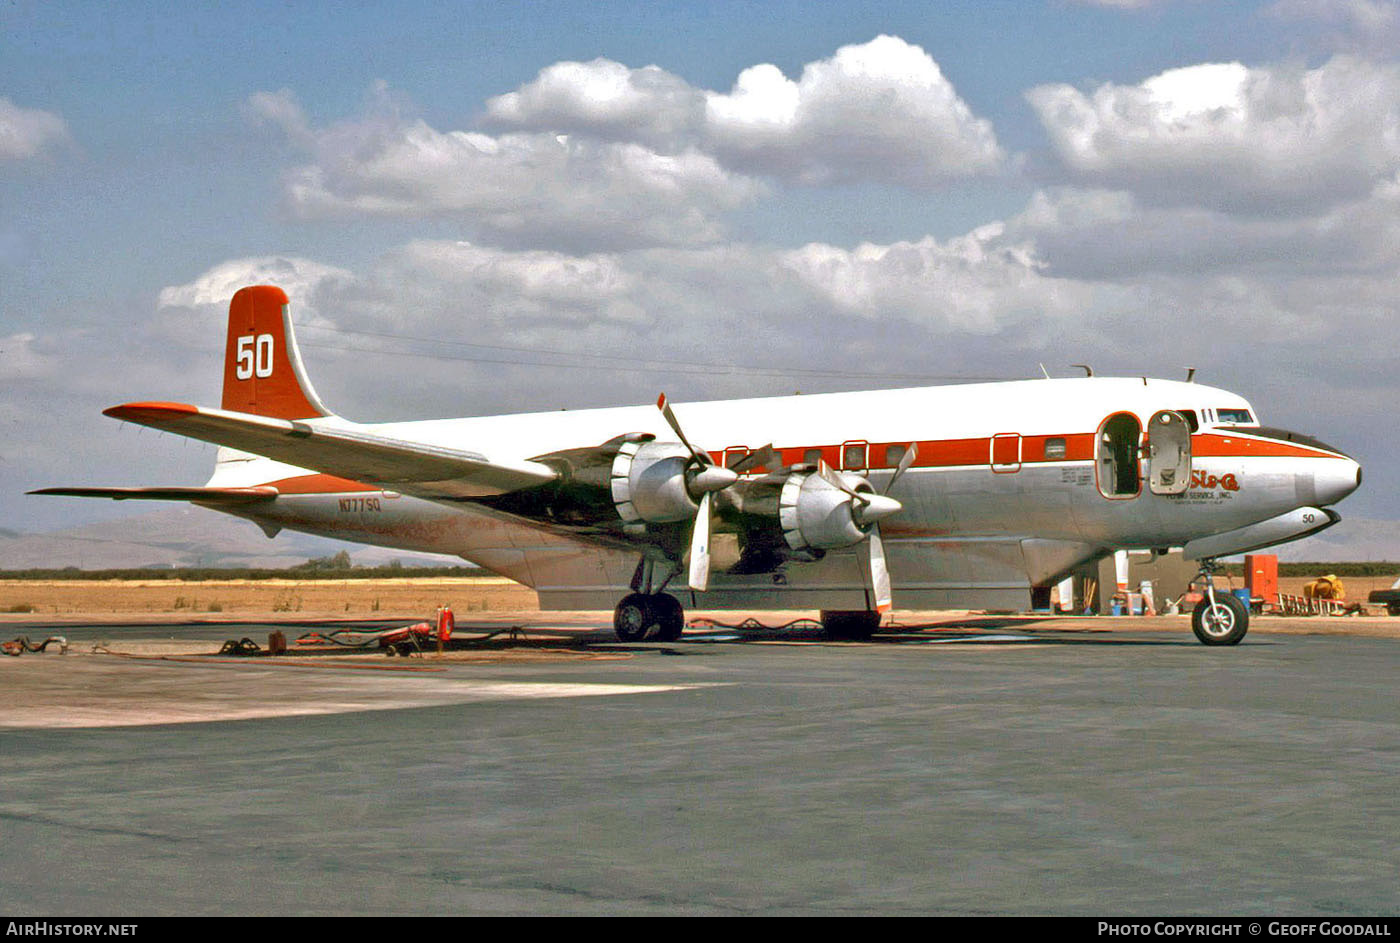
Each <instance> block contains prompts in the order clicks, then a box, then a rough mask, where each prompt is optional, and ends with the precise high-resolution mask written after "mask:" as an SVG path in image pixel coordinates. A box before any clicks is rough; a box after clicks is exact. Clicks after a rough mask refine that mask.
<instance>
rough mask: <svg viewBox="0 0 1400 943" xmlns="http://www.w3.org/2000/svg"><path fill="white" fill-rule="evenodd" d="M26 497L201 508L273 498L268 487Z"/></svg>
mask: <svg viewBox="0 0 1400 943" xmlns="http://www.w3.org/2000/svg"><path fill="white" fill-rule="evenodd" d="M29 493H30V494H53V495H62V496H63V497H68V498H111V499H112V500H113V501H128V500H133V499H134V500H140V501H198V502H200V503H201V504H219V505H229V504H253V503H256V502H258V501H268V500H271V499H272V498H275V497H277V489H276V488H273V487H272V486H270V485H259V486H257V487H254V488H40V489H39V490H38V491H31V492H29Z"/></svg>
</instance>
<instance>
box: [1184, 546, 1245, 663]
mask: <svg viewBox="0 0 1400 943" xmlns="http://www.w3.org/2000/svg"><path fill="white" fill-rule="evenodd" d="M1215 568H1216V563H1215V560H1213V559H1210V558H1207V559H1203V560H1201V572H1199V573H1197V574H1196V580H1204V583H1205V595H1206V598H1205V599H1203V600H1201V601H1200V602H1199V603H1197V605H1196V608H1195V609H1193V610H1191V631H1192V632H1194V633H1196V638H1198V639H1200V641H1201V644H1202V645H1238V644H1239V643H1240V639H1242V638H1244V634H1245V633H1246V632H1248V631H1249V607H1248V606H1246V605H1245V604H1244V603H1243V602H1241V601H1240V599H1239V597H1237V596H1235V595H1234V594H1232V593H1217V592H1216V591H1215Z"/></svg>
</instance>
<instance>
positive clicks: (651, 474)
mask: <svg viewBox="0 0 1400 943" xmlns="http://www.w3.org/2000/svg"><path fill="white" fill-rule="evenodd" d="M692 460H693V459H692V456H691V454H690V450H689V449H687V448H686V447H685V446H684V445H682V444H681V443H679V442H655V441H636V442H624V443H623V444H622V446H621V448H619V449H618V450H617V455H616V456H614V457H613V463H612V480H611V485H612V499H613V505H614V506H615V507H616V508H617V513H618V516H619V517H621V518H622V521H623V523H624V524H625V525H638V526H641V525H645V524H648V523H651V524H669V523H674V522H676V521H684V520H690V519H691V518H694V517H695V513H696V511H698V510H699V507H700V505H699V503H698V502H697V501H696V500H695V499H694V498H693V497H691V495H690V489H689V488H688V487H687V485H686V469H687V468H688V467H689V464H690V463H691V461H692Z"/></svg>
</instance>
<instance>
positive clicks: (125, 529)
mask: <svg viewBox="0 0 1400 943" xmlns="http://www.w3.org/2000/svg"><path fill="white" fill-rule="evenodd" d="M341 550H345V551H348V552H349V554H350V558H351V560H352V561H353V562H354V563H355V564H356V565H358V566H382V565H385V564H388V563H391V562H393V561H395V560H398V561H399V562H400V563H402V564H403V565H404V566H455V565H461V564H463V563H464V561H463V560H461V559H460V558H458V557H449V556H438V555H435V554H427V553H413V552H411V551H406V550H390V549H386V548H383V547H368V546H365V545H363V544H351V543H345V542H343V541H339V540H328V539H326V538H322V537H312V536H310V535H308V534H298V533H294V532H293V531H289V530H284V531H282V532H281V533H280V534H278V535H277V536H276V537H275V538H273V539H271V540H269V539H268V538H267V536H266V535H264V534H263V532H262V530H260V529H259V528H258V526H257V525H256V524H254V523H252V522H251V521H244V520H241V519H239V518H236V517H230V516H228V515H226V514H219V513H217V512H215V511H208V510H205V509H204V508H197V507H192V506H185V505H182V506H179V507H168V508H164V509H162V510H159V511H154V512H150V513H147V514H139V515H136V516H134V517H128V518H122V519H120V520H115V521H105V522H103V523H100V524H90V525H86V526H83V527H75V528H71V529H68V530H62V531H55V532H51V533H46V534H20V533H16V532H14V531H0V570H26V569H61V568H63V567H68V566H75V567H78V568H79V569H82V570H107V569H119V568H131V567H186V566H209V567H268V568H277V567H287V566H294V565H296V564H298V563H305V562H306V561H307V560H309V559H313V558H317V557H328V556H332V555H333V554H336V553H339V552H340V551H341Z"/></svg>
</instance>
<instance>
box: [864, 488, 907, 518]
mask: <svg viewBox="0 0 1400 943" xmlns="http://www.w3.org/2000/svg"><path fill="white" fill-rule="evenodd" d="M861 500H862V501H863V502H864V503H863V504H857V505H856V506H855V508H854V512H855V516H856V522H857V523H859V524H873V523H875V522H876V521H879V520H883V519H884V518H887V517H889V516H890V515H891V514H893V513H895V512H896V511H898V510H899V509H900V508H902V507H904V505H902V504H900V503H899V502H898V501H896V500H895V499H894V498H887V497H885V496H884V495H882V494H863V495H861Z"/></svg>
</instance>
